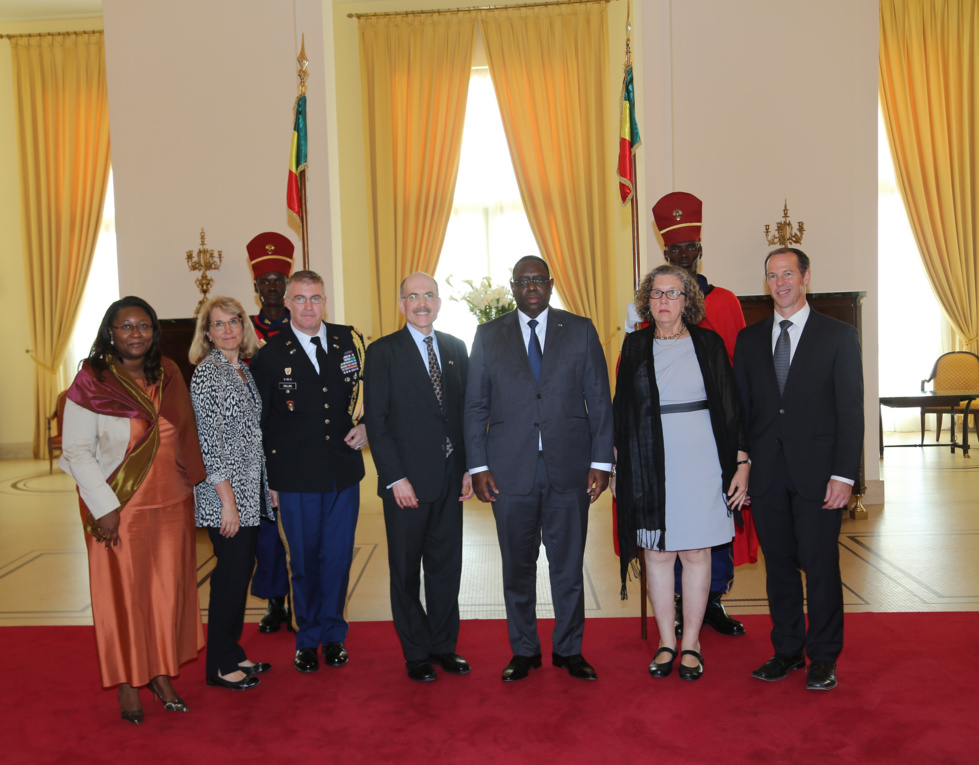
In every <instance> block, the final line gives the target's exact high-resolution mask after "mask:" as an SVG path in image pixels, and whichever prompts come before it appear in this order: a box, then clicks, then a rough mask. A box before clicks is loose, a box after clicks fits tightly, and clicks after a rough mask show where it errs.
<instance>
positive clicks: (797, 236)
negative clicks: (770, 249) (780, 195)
mask: <svg viewBox="0 0 979 765" xmlns="http://www.w3.org/2000/svg"><path fill="white" fill-rule="evenodd" d="M771 231H772V228H771V226H769V225H768V224H767V223H766V224H765V240H766V241H767V242H768V243H769V244H771V245H778V246H779V247H788V246H789V245H790V244H802V237H803V236H804V235H805V233H806V224H805V223H803V222H802V221H801V220H800V221H799V231H798V232H796V230H795V227H794V226H793V225H792V221H791V219H790V218H789V200H788V199H786V200H785V207H784V209H783V210H782V220H781V221H779V222H778V223H776V224H775V235H774V236H773V235H772V232H771Z"/></svg>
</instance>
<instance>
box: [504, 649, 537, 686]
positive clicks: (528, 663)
mask: <svg viewBox="0 0 979 765" xmlns="http://www.w3.org/2000/svg"><path fill="white" fill-rule="evenodd" d="M541 664H543V662H542V661H541V655H540V654H537V655H536V656H514V657H513V658H512V659H510V663H509V664H507V665H506V666H505V667H504V668H503V682H504V683H512V682H514V681H515V680H523V679H524V678H525V677H527V675H528V674H529V673H530V670H532V669H540V666H541Z"/></svg>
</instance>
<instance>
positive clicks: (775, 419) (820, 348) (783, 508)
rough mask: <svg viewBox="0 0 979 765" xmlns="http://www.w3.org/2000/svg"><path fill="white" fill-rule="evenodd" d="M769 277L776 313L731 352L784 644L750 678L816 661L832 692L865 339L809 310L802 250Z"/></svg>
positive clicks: (775, 639) (815, 683) (785, 255)
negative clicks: (841, 538) (846, 510)
mask: <svg viewBox="0 0 979 765" xmlns="http://www.w3.org/2000/svg"><path fill="white" fill-rule="evenodd" d="M765 273H766V279H767V281H768V289H769V291H770V292H771V294H772V299H773V300H774V302H775V315H774V316H773V318H771V319H764V320H762V321H760V322H758V323H757V324H753V325H752V326H750V327H747V328H746V329H744V330H742V331H741V333H740V334H739V335H738V342H737V346H736V347H735V351H734V373H735V377H736V378H737V381H738V387H739V388H740V390H741V395H742V397H743V399H744V405H745V422H746V423H747V429H748V445H749V449H748V452H749V454H750V455H751V477H750V479H749V484H748V491H749V492H750V494H751V505H752V509H753V512H754V518H755V526H756V528H757V531H758V539H759V541H760V542H761V549H762V552H763V553H764V554H765V569H766V576H767V587H768V602H769V608H770V610H771V615H772V623H773V628H772V644H773V645H774V647H775V655H774V656H773V657H772V658H771V659H769V660H768V661H767V662H765V664H764V665H762V666H761V667H759V668H758V669H756V670H755V671H754V672H753V673H752V674H753V676H754V677H756V678H758V679H759V680H765V681H768V682H772V681H775V680H781V679H782V678H784V677H786V676H787V675H788V674H789V672H790V671H792V670H795V669H803V668H804V667H805V666H806V655H808V656H809V659H810V660H811V662H812V663H811V665H810V667H809V672H808V676H807V679H806V686H807V687H808V688H809V689H810V690H831V689H832V688H835V687H836V684H837V679H836V658H837V656H839V654H840V652H841V651H842V650H843V585H842V581H841V576H840V553H839V535H840V527H841V524H842V521H843V509H844V508H845V507H846V506H847V503H848V502H849V499H850V493H851V490H852V487H853V484H854V483H855V482H856V480H857V479H858V478H859V475H860V455H861V453H862V451H863V369H862V364H861V360H860V343H859V338H858V336H857V331H856V329H854V328H853V327H851V326H850V325H849V324H845V323H844V322H841V321H837V320H836V319H832V318H830V317H829V316H824V315H823V314H820V313H817V312H816V311H813V310H811V309H810V307H809V303H808V302H807V301H806V285H808V284H809V278H810V275H811V272H810V270H809V258H808V257H807V256H806V254H805V253H804V252H802V250H798V249H794V248H788V247H783V248H781V249H777V250H773V251H772V252H771V253H770V254H769V255H768V257H767V258H766V260H765ZM803 570H804V571H805V572H806V595H807V600H808V605H809V626H808V629H807V627H806V614H805V612H804V610H803V600H804V598H803V586H802V574H801V571H803Z"/></svg>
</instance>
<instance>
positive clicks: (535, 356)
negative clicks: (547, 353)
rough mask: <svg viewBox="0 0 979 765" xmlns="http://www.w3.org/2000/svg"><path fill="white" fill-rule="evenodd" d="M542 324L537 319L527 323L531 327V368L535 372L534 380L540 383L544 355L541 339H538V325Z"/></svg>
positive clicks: (528, 347) (528, 344) (528, 346)
mask: <svg viewBox="0 0 979 765" xmlns="http://www.w3.org/2000/svg"><path fill="white" fill-rule="evenodd" d="M538 324H540V322H539V321H537V319H531V320H530V321H528V322H527V326H528V327H530V342H529V343H527V358H529V359H530V368H531V369H532V370H533V372H534V379H535V380H536V381H537V382H540V365H541V362H542V361H543V360H544V354H543V353H542V352H541V347H540V338H539V337H537V325H538Z"/></svg>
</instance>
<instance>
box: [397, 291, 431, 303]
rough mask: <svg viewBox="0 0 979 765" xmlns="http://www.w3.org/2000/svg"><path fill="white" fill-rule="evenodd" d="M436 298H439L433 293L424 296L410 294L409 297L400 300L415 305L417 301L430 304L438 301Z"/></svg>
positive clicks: (415, 293) (414, 293)
mask: <svg viewBox="0 0 979 765" xmlns="http://www.w3.org/2000/svg"><path fill="white" fill-rule="evenodd" d="M438 297H439V296H438V295H436V294H435V293H434V292H426V293H425V294H424V295H419V294H418V293H417V292H412V293H411V294H410V295H405V296H404V297H403V298H401V299H402V300H407V301H409V302H411V303H417V302H418V301H419V300H428V301H429V302H431V301H432V300H438Z"/></svg>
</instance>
